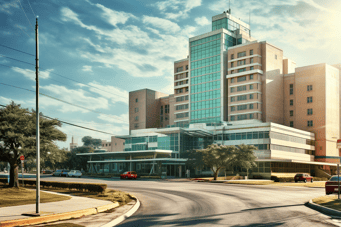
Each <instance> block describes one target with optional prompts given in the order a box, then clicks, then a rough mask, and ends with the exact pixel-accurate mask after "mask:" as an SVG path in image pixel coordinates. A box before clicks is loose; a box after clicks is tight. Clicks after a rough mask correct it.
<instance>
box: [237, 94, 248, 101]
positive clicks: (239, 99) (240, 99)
mask: <svg viewBox="0 0 341 227" xmlns="http://www.w3.org/2000/svg"><path fill="white" fill-rule="evenodd" d="M246 99H247V96H246V95H241V96H237V101H242V100H246Z"/></svg>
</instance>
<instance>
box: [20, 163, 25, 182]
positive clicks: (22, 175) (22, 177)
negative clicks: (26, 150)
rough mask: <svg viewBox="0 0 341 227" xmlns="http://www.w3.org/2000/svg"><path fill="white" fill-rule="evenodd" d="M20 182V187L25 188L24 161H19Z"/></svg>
mask: <svg viewBox="0 0 341 227" xmlns="http://www.w3.org/2000/svg"><path fill="white" fill-rule="evenodd" d="M21 180H22V186H23V187H25V184H24V160H22V161H21Z"/></svg>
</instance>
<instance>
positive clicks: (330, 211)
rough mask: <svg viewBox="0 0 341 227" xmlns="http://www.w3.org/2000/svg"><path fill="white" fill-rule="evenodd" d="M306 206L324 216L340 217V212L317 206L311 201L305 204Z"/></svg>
mask: <svg viewBox="0 0 341 227" xmlns="http://www.w3.org/2000/svg"><path fill="white" fill-rule="evenodd" d="M307 206H308V207H310V208H312V209H314V210H317V211H320V212H321V213H324V214H328V215H333V216H339V217H340V216H341V211H338V210H334V209H331V208H328V207H324V206H321V205H318V204H316V203H314V202H313V201H312V200H309V202H308V203H307Z"/></svg>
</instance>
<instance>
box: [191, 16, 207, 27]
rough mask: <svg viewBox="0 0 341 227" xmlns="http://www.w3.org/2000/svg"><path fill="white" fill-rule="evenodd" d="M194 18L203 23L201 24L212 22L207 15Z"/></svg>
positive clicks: (200, 23) (198, 22) (199, 23)
mask: <svg viewBox="0 0 341 227" xmlns="http://www.w3.org/2000/svg"><path fill="white" fill-rule="evenodd" d="M194 20H195V22H196V23H197V24H198V25H201V26H202V25H208V24H211V22H210V21H209V20H208V19H207V18H206V17H205V16H202V17H197V18H195V19H194Z"/></svg>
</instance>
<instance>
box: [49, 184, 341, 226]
mask: <svg viewBox="0 0 341 227" xmlns="http://www.w3.org/2000/svg"><path fill="white" fill-rule="evenodd" d="M51 179H55V180H57V179H58V180H60V181H75V179H70V178H60V177H56V178H51ZM51 179H50V178H46V180H51ZM77 181H82V182H84V181H86V182H103V183H107V184H108V187H109V188H113V189H118V190H121V191H126V192H131V193H132V194H134V195H135V196H136V197H138V198H139V200H140V202H141V207H140V209H139V210H138V211H137V212H136V213H135V214H134V215H133V216H132V217H130V218H128V219H127V220H126V221H124V222H123V223H122V224H121V225H120V226H129V227H133V226H340V225H339V224H338V220H337V219H332V218H331V217H329V216H326V215H323V214H321V213H319V212H317V211H315V210H313V209H311V208H309V207H307V206H305V205H304V203H306V202H307V201H308V200H309V199H312V198H315V197H318V196H323V195H324V189H323V188H303V187H275V186H247V185H228V184H213V183H204V182H202V183H199V182H172V181H146V180H98V179H86V178H81V179H77Z"/></svg>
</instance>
